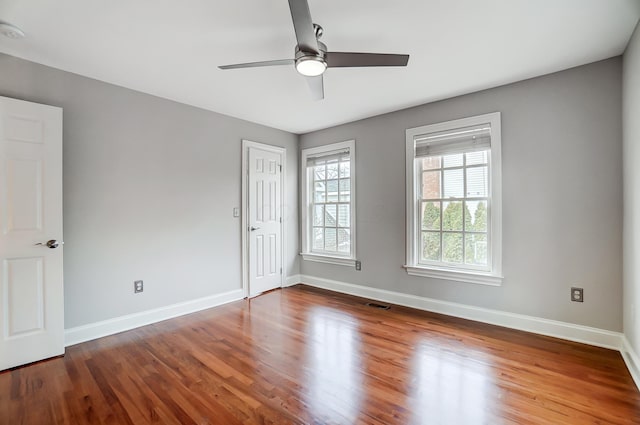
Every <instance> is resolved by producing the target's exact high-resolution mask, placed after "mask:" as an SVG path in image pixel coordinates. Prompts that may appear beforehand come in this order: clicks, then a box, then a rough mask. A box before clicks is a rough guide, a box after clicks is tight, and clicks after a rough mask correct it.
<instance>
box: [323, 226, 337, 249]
mask: <svg viewBox="0 0 640 425" xmlns="http://www.w3.org/2000/svg"><path fill="white" fill-rule="evenodd" d="M324 250H325V251H337V245H336V229H331V228H326V229H324Z"/></svg>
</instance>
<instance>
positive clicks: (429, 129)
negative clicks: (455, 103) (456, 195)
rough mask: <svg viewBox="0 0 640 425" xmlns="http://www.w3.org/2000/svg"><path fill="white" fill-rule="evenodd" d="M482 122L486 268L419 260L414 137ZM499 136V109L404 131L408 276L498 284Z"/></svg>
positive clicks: (417, 166) (418, 169)
mask: <svg viewBox="0 0 640 425" xmlns="http://www.w3.org/2000/svg"><path fill="white" fill-rule="evenodd" d="M482 124H489V125H490V126H491V147H490V149H489V158H488V164H489V192H488V199H489V201H488V206H487V208H488V211H489V221H488V223H487V224H488V226H487V227H488V228H487V240H488V246H489V249H490V251H489V255H488V261H489V263H490V264H489V266H490V267H489V270H488V271H484V270H479V269H478V268H477V267H474V266H472V265H462V266H456V265H454V264H444V263H432V264H426V263H424V262H420V246H419V245H420V243H421V239H422V238H421V226H420V224H419V221H420V217H421V214H420V206H421V203H422V198H421V196H420V194H421V190H420V186H419V185H420V181H421V177H422V173H421V167H420V164H419V158H418V157H416V154H415V151H416V138H418V137H419V136H423V135H427V134H432V133H439V132H446V131H453V130H456V129H460V128H462V127H471V126H477V125H482ZM501 146H502V136H501V122H500V112H493V113H489V114H484V115H477V116H473V117H468V118H462V119H457V120H452V121H446V122H441V123H436V124H430V125H425V126H421V127H415V128H409V129H407V130H406V214H407V217H406V244H407V245H406V264H405V266H404V267H405V269H406V271H407V273H408V274H409V275H413V276H421V277H431V278H436V279H445V280H455V281H460V282H467V283H477V284H483V285H492V286H499V285H501V284H502V278H503V277H502V149H501Z"/></svg>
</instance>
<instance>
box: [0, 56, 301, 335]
mask: <svg viewBox="0 0 640 425" xmlns="http://www.w3.org/2000/svg"><path fill="white" fill-rule="evenodd" d="M0 95H2V96H8V97H13V98H18V99H23V100H28V101H32V102H38V103H45V104H50V105H55V106H60V107H62V108H64V240H65V253H64V255H65V258H64V268H65V327H66V328H70V327H75V326H79V325H83V324H87V323H92V322H96V321H99V320H104V319H109V318H113V317H117V316H121V315H124V314H129V313H135V312H140V311H145V310H149V309H152V308H157V307H162V306H166V305H170V304H174V303H177V302H182V301H188V300H193V299H197V298H200V297H205V296H209V295H214V294H218V293H222V292H226V291H230V290H233V289H237V288H240V287H241V246H240V243H241V242H240V241H241V239H240V238H241V229H240V219H239V218H233V215H232V210H233V207H239V206H240V198H241V195H240V186H241V184H240V178H241V171H240V170H241V160H240V157H241V140H242V139H243V138H246V139H250V140H253V141H257V142H262V143H267V144H272V145H278V146H283V147H285V148H287V164H286V165H287V169H288V174H287V175H288V181H287V185H288V188H287V189H288V195H289V196H288V197H287V199H286V203H287V205H286V208H285V210H286V211H287V215H286V216H285V220H286V221H287V223H288V226H287V229H286V232H287V236H288V237H287V239H288V247H289V251H288V255H287V258H286V263H285V264H286V270H287V273H288V274H297V273H298V271H299V270H298V260H297V253H298V223H297V220H298V219H297V205H298V203H297V192H298V187H297V169H298V164H297V158H298V146H297V136H296V135H294V134H290V133H286V132H283V131H279V130H275V129H272V128H268V127H264V126H261V125H257V124H253V123H250V122H247V121H242V120H238V119H235V118H230V117H227V116H224V115H220V114H216V113H213V112H209V111H205V110H202V109H197V108H193V107H190V106H186V105H183V104H179V103H175V102H171V101H168V100H164V99H160V98H157V97H153V96H149V95H146V94H142V93H139V92H135V91H132V90H128V89H125V88H122V87H117V86H113V85H110V84H105V83H102V82H99V81H96V80H92V79H89V78H85V77H81V76H78V75H75V74H70V73H67V72H62V71H59V70H55V69H52V68H48V67H45V66H41V65H37V64H34V63H31V62H27V61H23V60H20V59H17V58H14V57H10V56H7V55H0ZM211 96H215V93H211ZM136 279H143V280H144V282H145V291H144V293H143V294H137V295H134V294H133V281H134V280H136Z"/></svg>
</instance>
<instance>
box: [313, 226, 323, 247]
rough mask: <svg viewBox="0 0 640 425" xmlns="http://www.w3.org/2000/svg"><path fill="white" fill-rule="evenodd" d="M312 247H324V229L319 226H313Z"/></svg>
mask: <svg viewBox="0 0 640 425" xmlns="http://www.w3.org/2000/svg"><path fill="white" fill-rule="evenodd" d="M313 249H314V250H320V251H322V250H323V249H324V231H323V229H322V228H321V227H320V228H318V227H314V228H313Z"/></svg>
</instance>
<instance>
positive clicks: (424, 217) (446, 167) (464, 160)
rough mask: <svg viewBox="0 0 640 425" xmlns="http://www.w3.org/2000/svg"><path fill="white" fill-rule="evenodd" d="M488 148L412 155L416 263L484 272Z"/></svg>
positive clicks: (486, 257)
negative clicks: (417, 181) (417, 193)
mask: <svg viewBox="0 0 640 425" xmlns="http://www.w3.org/2000/svg"><path fill="white" fill-rule="evenodd" d="M488 154H489V150H482V151H473V152H467V153H455V154H452V155H438V156H430V157H425V158H419V159H416V161H418V174H419V176H418V177H419V178H420V183H421V184H420V185H419V189H420V192H421V193H420V196H419V198H420V204H419V208H420V214H419V215H418V216H417V219H418V220H419V223H418V225H417V226H416V227H417V228H419V229H420V251H419V253H420V255H419V258H418V262H419V264H426V265H429V264H436V265H440V264H447V265H453V266H464V267H465V268H466V267H468V268H473V269H480V270H489V265H490V258H489V255H490V249H488V241H489V229H488V226H487V223H488V222H489V219H490V216H489V210H490V208H489V201H490V199H489V155H488Z"/></svg>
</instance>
